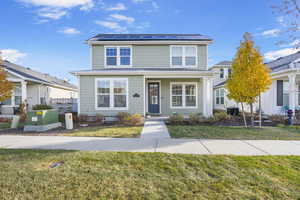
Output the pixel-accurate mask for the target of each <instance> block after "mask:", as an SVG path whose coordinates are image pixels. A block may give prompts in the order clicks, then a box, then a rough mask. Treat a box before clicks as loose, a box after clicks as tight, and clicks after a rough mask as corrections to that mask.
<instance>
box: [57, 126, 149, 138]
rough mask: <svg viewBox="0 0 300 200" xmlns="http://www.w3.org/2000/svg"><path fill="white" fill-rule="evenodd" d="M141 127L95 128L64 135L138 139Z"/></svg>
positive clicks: (81, 129)
mask: <svg viewBox="0 0 300 200" xmlns="http://www.w3.org/2000/svg"><path fill="white" fill-rule="evenodd" d="M142 129H143V126H118V125H115V126H106V125H103V126H95V127H86V128H80V129H77V130H74V131H72V132H69V133H64V134H63V135H65V136H90V137H117V138H118V137H120V138H121V137H126V138H133V137H139V136H140V134H141V132H142Z"/></svg>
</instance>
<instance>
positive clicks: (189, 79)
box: [72, 34, 213, 116]
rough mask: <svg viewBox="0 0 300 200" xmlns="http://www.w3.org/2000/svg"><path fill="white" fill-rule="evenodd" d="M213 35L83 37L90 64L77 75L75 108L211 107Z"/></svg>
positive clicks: (108, 111)
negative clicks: (209, 36) (209, 47)
mask: <svg viewBox="0 0 300 200" xmlns="http://www.w3.org/2000/svg"><path fill="white" fill-rule="evenodd" d="M211 42H212V39H210V38H208V37H206V36H203V35H200V34H99V35H96V36H95V37H92V38H91V39H89V40H87V44H88V45H89V46H90V50H91V51H90V53H91V69H88V70H83V71H76V72H72V73H73V74H74V75H76V76H77V77H78V80H79V88H80V89H79V104H78V105H79V108H78V112H79V113H80V114H96V113H101V114H102V115H104V116H115V115H116V114H117V113H118V112H129V113H139V114H142V115H146V114H154V115H157V114H161V115H170V114H172V113H181V114H189V113H201V114H203V115H204V116H211V115H212V110H213V100H212V98H213V94H212V92H213V73H212V72H211V71H209V70H208V67H207V56H208V55H207V54H208V52H207V46H208V45H209V44H210V43H211Z"/></svg>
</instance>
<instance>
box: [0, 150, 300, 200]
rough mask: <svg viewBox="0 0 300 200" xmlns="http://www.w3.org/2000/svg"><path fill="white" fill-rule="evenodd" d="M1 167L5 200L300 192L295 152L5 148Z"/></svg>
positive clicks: (286, 195)
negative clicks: (207, 153) (246, 153)
mask: <svg viewBox="0 0 300 200" xmlns="http://www.w3.org/2000/svg"><path fill="white" fill-rule="evenodd" d="M57 161H64V162H65V163H64V164H63V165H62V166H60V167H57V168H52V169H51V168H49V165H50V164H51V163H53V162H57ZM0 169H1V170H0V177H1V178H0V198H1V199H4V200H6V199H43V200H47V199H299V198H300V157H296V156H256V157H255V156H254V157H246V156H244V157H242V156H203V155H202V156H201V155H179V154H163V153H117V152H76V151H46V150H5V149H1V150H0Z"/></svg>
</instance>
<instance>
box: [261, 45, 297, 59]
mask: <svg viewBox="0 0 300 200" xmlns="http://www.w3.org/2000/svg"><path fill="white" fill-rule="evenodd" d="M297 51H298V49H296V48H285V49H280V50H277V51H269V52H267V53H265V54H264V57H265V59H267V60H275V59H277V58H279V57H284V56H287V55H290V54H293V53H296V52H297Z"/></svg>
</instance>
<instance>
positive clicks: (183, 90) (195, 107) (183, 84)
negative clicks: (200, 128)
mask: <svg viewBox="0 0 300 200" xmlns="http://www.w3.org/2000/svg"><path fill="white" fill-rule="evenodd" d="M173 85H182V86H183V87H182V106H180V107H177V106H173V105H172V96H173V95H172V86H173ZM186 85H195V86H196V87H195V90H196V91H195V97H196V105H195V106H186V94H185V90H186ZM170 108H171V109H197V108H198V82H171V83H170Z"/></svg>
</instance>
